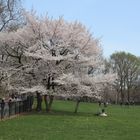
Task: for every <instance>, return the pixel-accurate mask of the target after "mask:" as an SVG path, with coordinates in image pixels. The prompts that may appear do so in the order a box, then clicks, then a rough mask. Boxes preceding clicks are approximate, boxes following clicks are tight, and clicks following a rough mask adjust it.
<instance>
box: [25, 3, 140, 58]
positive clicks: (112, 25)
mask: <svg viewBox="0 0 140 140" xmlns="http://www.w3.org/2000/svg"><path fill="white" fill-rule="evenodd" d="M23 6H24V8H25V9H27V10H31V9H34V10H35V11H36V13H37V14H38V15H42V16H43V15H44V16H45V15H46V14H48V15H49V16H50V17H53V18H58V17H60V16H63V18H64V19H65V20H67V21H75V20H78V21H79V22H81V23H83V24H84V25H85V26H86V27H87V28H88V29H89V30H90V31H91V33H92V34H93V36H94V37H95V38H99V39H100V41H101V46H102V48H103V54H104V56H106V57H109V56H110V55H111V54H112V53H114V52H116V51H125V52H129V53H132V54H134V55H136V56H140V0H24V2H23Z"/></svg>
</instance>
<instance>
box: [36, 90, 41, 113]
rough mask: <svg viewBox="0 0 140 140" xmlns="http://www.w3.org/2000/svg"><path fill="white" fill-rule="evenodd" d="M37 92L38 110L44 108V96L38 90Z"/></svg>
mask: <svg viewBox="0 0 140 140" xmlns="http://www.w3.org/2000/svg"><path fill="white" fill-rule="evenodd" d="M36 94H37V107H36V111H41V110H42V96H41V95H40V93H38V92H37V93H36Z"/></svg>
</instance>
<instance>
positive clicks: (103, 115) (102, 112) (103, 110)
mask: <svg viewBox="0 0 140 140" xmlns="http://www.w3.org/2000/svg"><path fill="white" fill-rule="evenodd" d="M95 115H96V116H101V117H106V116H107V114H106V113H105V109H102V110H99V112H98V113H96V114H95Z"/></svg>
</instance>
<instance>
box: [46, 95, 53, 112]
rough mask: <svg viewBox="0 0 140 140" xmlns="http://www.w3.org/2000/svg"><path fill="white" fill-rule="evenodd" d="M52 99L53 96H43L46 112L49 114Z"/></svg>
mask: <svg viewBox="0 0 140 140" xmlns="http://www.w3.org/2000/svg"><path fill="white" fill-rule="evenodd" d="M53 99H54V96H53V95H49V96H48V95H45V96H44V101H45V105H46V111H47V112H50V111H51V107H52V103H53Z"/></svg>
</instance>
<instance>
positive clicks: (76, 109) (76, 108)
mask: <svg viewBox="0 0 140 140" xmlns="http://www.w3.org/2000/svg"><path fill="white" fill-rule="evenodd" d="M79 103H80V100H77V102H76V106H75V111H74V113H77V111H78V107H79Z"/></svg>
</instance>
